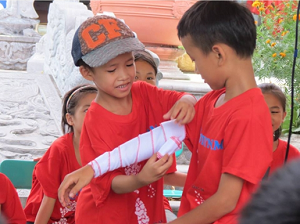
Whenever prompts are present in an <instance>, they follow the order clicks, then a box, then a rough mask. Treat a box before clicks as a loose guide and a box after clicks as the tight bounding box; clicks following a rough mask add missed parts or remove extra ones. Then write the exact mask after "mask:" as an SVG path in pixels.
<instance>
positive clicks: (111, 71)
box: [107, 69, 116, 73]
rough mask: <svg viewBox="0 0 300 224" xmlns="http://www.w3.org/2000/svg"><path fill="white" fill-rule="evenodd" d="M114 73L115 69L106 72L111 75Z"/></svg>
mask: <svg viewBox="0 0 300 224" xmlns="http://www.w3.org/2000/svg"><path fill="white" fill-rule="evenodd" d="M115 71H116V69H113V70H107V72H108V73H113V72H115Z"/></svg>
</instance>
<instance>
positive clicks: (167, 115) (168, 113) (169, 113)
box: [163, 108, 173, 120]
mask: <svg viewBox="0 0 300 224" xmlns="http://www.w3.org/2000/svg"><path fill="white" fill-rule="evenodd" d="M172 111H173V108H171V110H169V111H168V112H167V113H166V114H164V116H163V118H164V119H165V120H169V119H170V118H171V114H172Z"/></svg>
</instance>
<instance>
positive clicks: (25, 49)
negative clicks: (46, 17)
mask: <svg viewBox="0 0 300 224" xmlns="http://www.w3.org/2000/svg"><path fill="white" fill-rule="evenodd" d="M33 2H34V0H8V1H7V8H5V9H2V10H1V13H0V69H12V70H26V65H27V61H28V60H29V58H30V57H31V56H32V55H33V54H34V51H35V43H36V42H38V41H39V39H40V35H39V34H38V33H37V32H36V31H35V28H36V25H37V24H38V23H39V20H38V19H37V18H38V15H37V13H36V12H35V10H34V8H33Z"/></svg>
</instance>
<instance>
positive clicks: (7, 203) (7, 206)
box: [0, 173, 26, 224]
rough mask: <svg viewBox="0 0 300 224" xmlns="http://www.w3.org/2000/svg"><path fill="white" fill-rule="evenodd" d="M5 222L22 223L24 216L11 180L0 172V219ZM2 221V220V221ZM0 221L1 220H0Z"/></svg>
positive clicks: (9, 223) (24, 219) (24, 220)
mask: <svg viewBox="0 0 300 224" xmlns="http://www.w3.org/2000/svg"><path fill="white" fill-rule="evenodd" d="M1 216H3V220H4V219H5V221H7V222H5V223H7V224H24V223H26V217H25V214H24V211H23V208H22V204H21V202H20V199H19V196H18V193H17V191H16V189H15V187H14V185H13V184H12V183H11V181H10V180H9V179H8V178H7V176H5V175H4V174H3V173H0V220H2V218H1ZM3 222H4V221H3ZM0 223H1V221H0Z"/></svg>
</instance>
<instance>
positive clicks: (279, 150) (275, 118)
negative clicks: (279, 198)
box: [258, 83, 300, 173]
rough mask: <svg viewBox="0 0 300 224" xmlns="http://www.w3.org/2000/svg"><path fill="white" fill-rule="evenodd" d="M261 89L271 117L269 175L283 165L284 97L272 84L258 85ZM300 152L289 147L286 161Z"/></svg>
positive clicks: (284, 142) (285, 145)
mask: <svg viewBox="0 0 300 224" xmlns="http://www.w3.org/2000/svg"><path fill="white" fill-rule="evenodd" d="M258 87H259V88H260V89H261V91H262V93H263V95H264V98H265V101H266V103H267V105H268V107H269V109H270V113H271V117H272V128H273V132H274V142H273V161H272V163H271V167H270V173H273V172H274V171H275V170H276V169H277V168H279V167H281V166H282V165H283V164H284V160H285V154H286V148H287V142H286V141H283V140H281V139H280V138H279V137H280V135H281V125H282V123H283V121H284V118H285V116H286V111H285V107H286V97H285V95H284V93H283V92H282V90H281V89H280V88H279V87H278V86H276V85H275V84H273V83H263V84H260V85H258ZM299 156H300V152H299V150H298V149H296V148H295V147H294V146H292V145H290V146H289V154H288V160H291V159H294V158H297V157H299Z"/></svg>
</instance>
